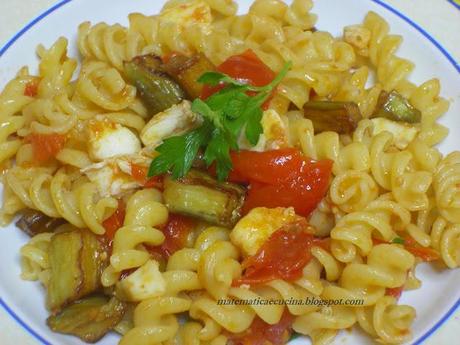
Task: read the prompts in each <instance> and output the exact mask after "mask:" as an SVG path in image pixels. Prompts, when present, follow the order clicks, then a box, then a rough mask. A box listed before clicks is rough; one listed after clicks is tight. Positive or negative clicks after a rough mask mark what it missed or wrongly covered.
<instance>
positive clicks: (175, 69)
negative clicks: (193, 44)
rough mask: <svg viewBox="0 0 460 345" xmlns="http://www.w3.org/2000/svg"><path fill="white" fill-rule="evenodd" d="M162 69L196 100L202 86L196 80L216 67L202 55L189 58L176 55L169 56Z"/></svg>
mask: <svg viewBox="0 0 460 345" xmlns="http://www.w3.org/2000/svg"><path fill="white" fill-rule="evenodd" d="M162 68H163V69H164V71H165V72H166V73H168V74H169V75H170V76H171V77H172V78H173V79H174V80H175V81H176V82H177V83H178V84H179V85H180V86H181V87H182V89H183V90H184V91H185V92H186V93H187V94H188V95H189V96H190V98H191V99H194V98H198V97H200V95H201V91H202V90H203V84H201V83H198V82H197V80H198V78H200V77H201V76H202V75H203V74H204V73H206V72H209V71H214V70H215V69H216V67H215V66H214V65H213V63H212V62H211V61H209V59H208V58H207V57H206V56H204V55H203V54H195V55H193V56H191V57H188V56H185V55H181V54H177V55H173V56H171V58H170V59H169V60H168V62H166V63H165V64H164V65H163V66H162Z"/></svg>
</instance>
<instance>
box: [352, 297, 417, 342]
mask: <svg viewBox="0 0 460 345" xmlns="http://www.w3.org/2000/svg"><path fill="white" fill-rule="evenodd" d="M356 316H357V320H358V323H359V325H360V326H361V328H362V329H364V330H365V331H366V332H367V333H369V334H370V335H372V336H373V337H376V338H377V341H381V342H384V343H385V344H402V343H404V342H406V341H407V340H409V339H410V338H411V331H410V326H411V324H412V322H413V321H414V319H415V309H414V308H412V307H410V306H408V305H397V304H396V300H395V299H394V298H393V297H390V296H384V297H382V298H380V299H379V300H378V301H377V303H376V304H375V305H374V306H372V307H364V308H356Z"/></svg>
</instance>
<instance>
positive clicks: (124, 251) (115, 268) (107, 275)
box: [102, 189, 168, 286]
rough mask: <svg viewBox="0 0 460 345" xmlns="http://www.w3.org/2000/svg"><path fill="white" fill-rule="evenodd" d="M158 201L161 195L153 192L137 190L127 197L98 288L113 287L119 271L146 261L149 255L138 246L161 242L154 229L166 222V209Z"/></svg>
mask: <svg viewBox="0 0 460 345" xmlns="http://www.w3.org/2000/svg"><path fill="white" fill-rule="evenodd" d="M161 200H162V197H161V193H159V192H158V191H157V190H155V189H144V190H140V191H138V192H136V193H134V194H133V195H132V196H131V197H130V199H129V200H128V203H127V205H126V217H125V221H124V223H123V227H121V228H120V229H118V231H117V232H116V233H115V237H114V240H113V249H112V255H111V256H110V265H109V266H108V267H107V268H106V269H105V270H104V272H103V274H102V285H104V286H111V285H114V284H115V283H116V282H117V281H118V278H119V276H120V274H121V272H122V271H123V270H126V269H130V268H137V267H140V266H142V265H143V264H145V263H146V262H147V261H148V260H149V258H150V254H149V253H148V252H147V251H146V250H143V249H141V248H139V246H140V245H141V244H143V243H145V244H148V245H152V246H158V245H160V244H161V243H162V242H163V241H164V235H163V233H162V232H161V231H160V230H158V229H156V228H155V226H158V225H160V224H164V223H165V222H166V220H167V219H168V209H167V208H166V206H164V205H163V204H162V203H161Z"/></svg>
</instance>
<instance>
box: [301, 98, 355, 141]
mask: <svg viewBox="0 0 460 345" xmlns="http://www.w3.org/2000/svg"><path fill="white" fill-rule="evenodd" d="M303 110H304V116H305V117H306V118H307V119H310V120H311V121H312V122H313V127H314V129H315V133H320V132H325V131H333V132H337V133H339V134H350V133H352V132H353V131H354V130H355V129H356V127H357V126H358V122H359V121H360V120H361V119H362V115H361V112H360V110H359V107H358V105H357V104H356V103H353V102H333V101H310V102H307V103H305V105H304V107H303Z"/></svg>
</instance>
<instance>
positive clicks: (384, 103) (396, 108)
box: [372, 91, 422, 123]
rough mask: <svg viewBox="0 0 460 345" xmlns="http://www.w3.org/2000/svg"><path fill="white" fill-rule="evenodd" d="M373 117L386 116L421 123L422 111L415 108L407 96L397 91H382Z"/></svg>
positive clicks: (390, 118) (393, 119)
mask: <svg viewBox="0 0 460 345" xmlns="http://www.w3.org/2000/svg"><path fill="white" fill-rule="evenodd" d="M372 117H385V118H387V119H388V120H392V121H399V122H407V123H420V121H421V119H422V113H421V112H420V110H418V109H416V108H414V107H413V106H412V105H411V104H410V103H409V100H407V99H406V98H405V97H403V96H402V95H400V94H399V93H398V92H396V91H391V92H390V93H388V92H386V91H382V92H381V93H380V95H379V100H378V102H377V107H376V110H375V112H374V114H373V115H372Z"/></svg>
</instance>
